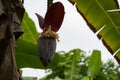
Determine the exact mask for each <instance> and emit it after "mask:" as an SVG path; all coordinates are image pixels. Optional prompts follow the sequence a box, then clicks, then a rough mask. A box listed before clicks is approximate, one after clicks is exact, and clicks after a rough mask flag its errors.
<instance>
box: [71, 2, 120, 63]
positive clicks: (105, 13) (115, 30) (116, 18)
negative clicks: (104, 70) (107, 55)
mask: <svg viewBox="0 0 120 80" xmlns="http://www.w3.org/2000/svg"><path fill="white" fill-rule="evenodd" d="M69 1H70V2H71V3H72V4H76V8H77V10H78V12H79V13H80V14H81V15H82V17H83V18H84V19H85V20H86V22H87V24H88V26H89V27H90V28H91V29H92V30H93V32H97V31H98V32H99V30H100V32H99V34H98V38H99V39H102V42H103V44H104V45H105V46H106V48H107V49H108V50H109V51H110V52H111V54H113V53H115V52H116V51H117V50H118V49H120V13H119V12H117V11H113V12H110V11H109V10H114V9H119V7H118V2H117V0H69ZM115 58H116V59H117V61H118V62H119V63H120V52H118V53H117V55H116V57H115Z"/></svg>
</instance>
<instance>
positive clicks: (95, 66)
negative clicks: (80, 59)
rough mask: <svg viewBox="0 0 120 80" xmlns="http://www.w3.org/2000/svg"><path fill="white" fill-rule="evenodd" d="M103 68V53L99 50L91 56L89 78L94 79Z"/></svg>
mask: <svg viewBox="0 0 120 80" xmlns="http://www.w3.org/2000/svg"><path fill="white" fill-rule="evenodd" d="M101 66H102V61H101V53H100V51H98V50H94V51H93V52H92V55H91V56H90V62H89V65H88V71H87V73H88V76H89V77H91V78H94V77H95V76H97V75H98V73H99V72H100V68H101Z"/></svg>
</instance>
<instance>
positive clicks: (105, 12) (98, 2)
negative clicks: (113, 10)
mask: <svg viewBox="0 0 120 80" xmlns="http://www.w3.org/2000/svg"><path fill="white" fill-rule="evenodd" d="M96 3H97V4H98V5H99V7H100V8H101V10H102V11H103V12H104V14H105V15H106V16H107V18H108V19H109V21H110V22H111V23H112V25H113V26H114V27H115V29H116V31H117V32H118V33H119V34H120V32H119V30H118V29H117V26H116V25H115V23H114V22H113V21H112V19H111V17H110V16H109V15H108V14H107V13H106V10H105V9H104V8H103V7H102V5H101V4H100V2H99V1H98V0H96Z"/></svg>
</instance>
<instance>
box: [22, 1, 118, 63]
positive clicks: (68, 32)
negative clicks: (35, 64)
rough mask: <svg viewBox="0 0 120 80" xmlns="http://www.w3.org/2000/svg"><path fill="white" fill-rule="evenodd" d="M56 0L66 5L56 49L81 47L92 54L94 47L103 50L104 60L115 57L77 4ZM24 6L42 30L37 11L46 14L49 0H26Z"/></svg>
mask: <svg viewBox="0 0 120 80" xmlns="http://www.w3.org/2000/svg"><path fill="white" fill-rule="evenodd" d="M56 1H60V2H62V3H63V5H64V7H65V18H64V21H63V24H62V26H61V28H60V30H59V31H58V34H59V36H60V38H59V39H60V41H59V42H57V50H56V51H66V52H67V51H69V50H72V49H75V48H79V49H82V50H84V51H85V52H87V53H88V54H90V53H91V52H92V51H93V50H94V49H97V50H100V51H101V52H102V60H103V61H106V60H108V59H113V57H112V56H111V54H110V53H109V52H108V50H107V49H106V48H105V47H104V45H103V44H102V42H101V41H100V40H98V38H97V37H96V35H95V34H94V33H93V32H92V31H91V30H90V28H89V27H88V26H87V24H86V22H85V21H84V19H83V18H82V17H81V15H80V14H79V13H78V12H77V11H76V8H75V6H73V5H72V4H71V3H69V2H68V1H67V0H54V2H56ZM118 1H119V0H118ZM24 7H25V9H26V11H27V12H28V14H29V16H30V17H31V18H32V19H33V20H34V22H35V24H36V27H37V30H38V31H39V32H41V30H40V29H39V25H38V20H37V17H36V15H35V13H38V14H40V15H41V16H43V17H44V16H45V13H46V10H47V0H24Z"/></svg>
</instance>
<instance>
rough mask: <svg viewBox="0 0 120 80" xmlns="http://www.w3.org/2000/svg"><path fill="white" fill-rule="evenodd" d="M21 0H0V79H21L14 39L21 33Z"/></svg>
mask: <svg viewBox="0 0 120 80" xmlns="http://www.w3.org/2000/svg"><path fill="white" fill-rule="evenodd" d="M23 14H24V8H23V5H22V2H21V0H0V80H21V76H20V73H19V71H18V69H17V65H16V60H15V41H16V40H17V39H18V38H19V36H20V35H21V34H22V33H23V31H22V29H21V26H20V23H21V21H22V18H23Z"/></svg>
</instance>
